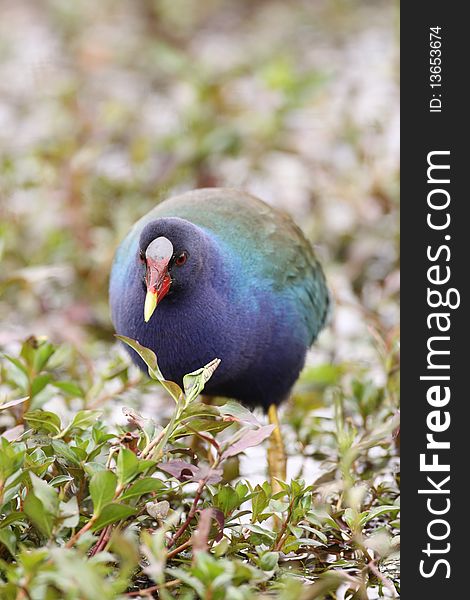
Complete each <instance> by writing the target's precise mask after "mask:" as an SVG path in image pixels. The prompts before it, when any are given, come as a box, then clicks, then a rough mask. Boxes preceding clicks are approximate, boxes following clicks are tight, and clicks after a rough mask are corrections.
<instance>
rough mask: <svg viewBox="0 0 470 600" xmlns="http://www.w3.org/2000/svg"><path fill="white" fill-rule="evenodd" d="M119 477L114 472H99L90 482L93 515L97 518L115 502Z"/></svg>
mask: <svg viewBox="0 0 470 600" xmlns="http://www.w3.org/2000/svg"><path fill="white" fill-rule="evenodd" d="M116 484H117V477H116V475H115V474H114V473H113V472H112V471H98V472H96V473H95V474H94V475H93V477H92V478H91V481H90V496H91V499H92V502H93V515H94V516H95V517H97V516H98V515H100V514H101V512H102V510H103V508H104V507H105V506H106V505H108V504H110V503H111V502H112V501H113V498H114V494H115V492H116Z"/></svg>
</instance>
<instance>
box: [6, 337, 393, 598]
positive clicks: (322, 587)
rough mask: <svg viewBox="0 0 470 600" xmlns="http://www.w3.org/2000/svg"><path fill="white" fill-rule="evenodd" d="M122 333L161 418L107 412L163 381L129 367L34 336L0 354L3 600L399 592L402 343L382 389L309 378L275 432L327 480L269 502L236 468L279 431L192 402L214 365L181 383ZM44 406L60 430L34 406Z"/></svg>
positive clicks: (352, 373) (291, 486)
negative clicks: (89, 367) (170, 407)
mask: <svg viewBox="0 0 470 600" xmlns="http://www.w3.org/2000/svg"><path fill="white" fill-rule="evenodd" d="M123 341H126V343H128V344H130V345H132V346H133V347H134V348H135V349H136V350H137V351H138V352H139V353H140V354H141V356H142V357H143V359H144V360H145V361H146V363H147V365H148V367H149V374H150V376H151V377H152V379H155V380H158V381H159V382H160V384H161V385H163V387H164V388H165V390H166V392H167V393H168V394H169V395H170V396H171V397H172V398H173V400H174V403H175V406H174V411H173V413H172V414H171V416H170V418H169V419H166V420H165V422H163V423H161V422H159V421H158V420H155V421H154V420H152V419H151V418H149V417H148V415H145V416H143V415H140V414H138V413H137V412H136V411H135V410H133V409H130V408H125V407H124V408H123V410H124V412H125V414H126V417H127V422H128V425H127V426H125V427H123V426H117V425H114V424H113V423H109V419H108V420H105V419H104V418H103V415H102V410H101V404H103V403H106V404H109V402H111V401H112V398H113V397H114V396H116V398H119V400H118V399H115V400H114V402H118V401H119V402H120V401H121V400H122V398H123V396H125V394H126V390H128V389H130V388H134V389H137V390H139V389H142V388H143V387H145V388H146V389H147V388H148V387H149V386H151V385H158V384H155V383H153V384H152V382H150V383H148V382H147V383H145V382H142V381H141V382H137V383H136V382H135V381H134V380H133V379H132V376H131V375H130V372H131V368H130V367H129V366H128V365H127V363H125V362H124V361H123V359H122V358H115V357H114V358H111V362H110V363H109V365H107V366H106V368H103V372H102V373H101V379H100V381H90V380H89V379H88V378H87V376H86V369H82V368H81V366H80V360H84V359H83V357H82V358H80V357H79V356H78V354H77V352H76V351H74V349H71V348H68V347H65V346H63V347H59V348H57V347H54V346H53V345H52V344H51V343H50V342H48V341H47V340H44V339H36V338H34V337H32V338H29V339H28V340H26V341H25V342H24V344H23V346H22V348H21V351H20V352H19V353H18V355H17V356H11V355H5V356H3V357H2V359H1V367H0V369H1V371H0V375H1V388H0V392H1V396H0V426H1V430H0V431H2V434H1V438H0V505H1V508H0V513H1V514H0V598H2V599H5V600H9V599H13V600H20V599H26V600H28V599H31V600H36V599H38V600H39V599H44V600H46V599H47V600H52V599H56V598H57V599H71V600H75V599H77V600H79V599H80V600H81V599H86V600H94V599H97V600H107V599H114V598H139V597H140V598H145V597H155V598H163V599H167V598H188V599H189V598H204V599H207V600H218V599H225V598H227V599H237V600H238V599H249V598H279V599H286V600H287V599H291V598H295V599H300V600H302V599H310V598H311V599H314V598H350V599H353V598H354V599H366V598H375V597H382V596H385V597H397V596H398V592H399V584H398V578H397V577H398V576H397V569H396V563H397V553H398V540H399V537H398V532H399V522H398V520H397V516H398V511H399V505H398V500H397V499H398V488H397V485H398V469H397V449H398V443H397V442H398V440H397V435H396V432H397V403H398V398H397V387H398V382H397V364H396V363H397V356H396V348H395V343H393V342H391V343H390V344H388V345H387V344H385V343H383V344H382V346H381V347H380V348H379V351H380V354H381V357H382V364H383V374H384V381H385V383H384V385H383V386H377V385H376V384H374V383H372V382H371V381H370V380H369V378H368V376H367V372H364V371H363V370H361V369H360V368H359V367H357V366H356V367H355V366H353V365H321V366H319V367H316V368H315V369H307V370H306V371H305V373H304V375H303V377H302V379H301V381H300V383H299V385H298V386H297V388H296V390H295V394H294V398H293V400H292V401H291V403H290V404H289V406H288V407H287V409H286V412H285V415H284V416H285V423H286V425H285V427H289V432H290V434H291V435H290V438H289V444H290V446H292V447H293V450H292V449H291V453H292V452H295V453H296V454H299V455H301V456H302V457H305V458H309V459H314V460H315V461H317V462H318V463H319V464H321V465H322V473H323V474H322V475H321V477H317V478H316V480H309V478H308V477H307V476H306V477H303V476H302V473H299V477H298V478H295V479H293V480H292V481H288V482H280V485H281V488H282V490H281V491H280V492H278V493H273V491H272V489H271V486H270V484H269V483H268V482H264V483H263V484H262V485H256V486H253V485H251V484H250V481H249V480H244V479H240V478H239V477H237V475H238V473H237V469H236V458H237V456H238V455H239V454H241V453H243V452H244V451H245V450H246V449H247V448H249V447H252V446H255V445H259V444H262V443H266V440H267V438H268V437H269V435H270V433H271V426H269V425H265V424H264V420H263V419H262V418H259V419H258V418H256V417H255V416H254V415H253V414H252V413H251V412H249V411H248V410H246V409H244V408H243V407H241V406H240V405H239V404H238V403H236V402H233V401H220V402H217V403H216V404H210V405H209V404H206V403H204V402H203V401H202V400H201V396H200V393H201V392H202V390H203V388H204V384H205V382H206V381H207V380H208V379H209V377H210V376H211V374H212V373H213V371H214V370H215V369H216V368H217V360H214V361H213V362H212V363H210V364H209V365H206V366H205V367H203V368H201V369H200V370H199V371H197V372H195V373H192V374H189V375H188V376H187V377H186V378H185V380H184V390H181V389H180V388H179V387H178V386H177V385H176V384H174V383H171V382H167V381H165V380H164V379H163V377H162V375H161V373H160V371H159V369H158V365H157V359H156V357H155V355H154V354H153V353H152V352H150V351H149V350H147V349H145V348H143V347H141V346H139V345H138V344H137V343H136V342H133V341H132V340H123ZM110 382H111V383H112V384H114V385H117V388H114V392H107V391H106V385H107V384H109V383H110ZM51 396H54V397H56V398H60V399H61V400H62V401H63V403H64V405H65V406H67V408H68V410H69V417H68V420H66V421H65V422H64V421H63V420H61V418H60V417H59V416H58V415H57V414H56V413H55V412H52V411H51V410H45V409H44V408H43V406H44V403H45V402H46V401H47V400H48V399H50V398H51ZM222 402H225V403H224V404H222ZM153 416H154V417H155V415H153ZM291 438H292V439H291Z"/></svg>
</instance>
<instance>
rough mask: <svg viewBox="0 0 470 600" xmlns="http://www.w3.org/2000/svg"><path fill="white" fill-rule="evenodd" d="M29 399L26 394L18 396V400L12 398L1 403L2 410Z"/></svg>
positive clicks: (0, 408)
mask: <svg viewBox="0 0 470 600" xmlns="http://www.w3.org/2000/svg"><path fill="white" fill-rule="evenodd" d="M26 400H29V396H25V397H24V398H18V399H17V400H10V401H9V402H5V403H4V404H0V410H5V408H11V407H12V406H17V405H18V404H22V403H23V402H26Z"/></svg>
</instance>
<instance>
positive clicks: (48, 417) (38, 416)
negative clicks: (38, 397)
mask: <svg viewBox="0 0 470 600" xmlns="http://www.w3.org/2000/svg"><path fill="white" fill-rule="evenodd" d="M24 418H25V419H26V421H27V422H28V423H29V425H30V426H31V427H32V428H33V429H35V430H36V431H41V430H45V431H47V432H48V433H53V434H57V433H59V432H60V429H61V423H60V419H59V417H58V416H57V415H56V414H54V413H52V412H49V411H47V410H41V409H40V408H38V409H37V410H31V411H29V412H27V413H26V414H25V416H24Z"/></svg>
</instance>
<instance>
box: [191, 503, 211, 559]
mask: <svg viewBox="0 0 470 600" xmlns="http://www.w3.org/2000/svg"><path fill="white" fill-rule="evenodd" d="M211 521H212V508H205V509H204V510H201V512H200V514H199V523H198V524H197V528H196V531H195V532H194V533H193V537H192V542H193V544H192V546H193V554H194V555H196V554H198V553H199V552H207V551H208V550H209V534H210V531H211Z"/></svg>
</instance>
